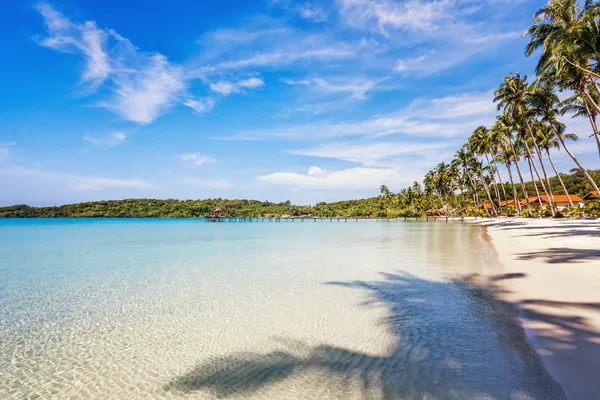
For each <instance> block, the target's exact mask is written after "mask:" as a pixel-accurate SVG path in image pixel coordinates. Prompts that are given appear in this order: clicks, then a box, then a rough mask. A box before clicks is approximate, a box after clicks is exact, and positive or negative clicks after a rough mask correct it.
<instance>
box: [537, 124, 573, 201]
mask: <svg viewBox="0 0 600 400" xmlns="http://www.w3.org/2000/svg"><path fill="white" fill-rule="evenodd" d="M560 129H561V135H562V137H563V138H564V139H568V140H573V141H576V140H578V137H577V135H575V134H574V133H567V134H565V133H564V130H565V127H564V125H561V126H560ZM539 135H540V140H539V145H540V147H541V148H542V149H543V150H544V151H545V152H546V155H547V156H548V161H550V165H551V166H552V169H553V170H554V173H555V174H556V177H557V178H558V181H559V182H560V185H561V186H562V189H563V191H564V192H565V194H566V195H567V198H568V199H569V204H570V205H571V207H573V201H572V200H571V196H569V192H568V191H567V187H566V186H565V183H564V182H563V180H562V178H561V176H560V174H559V173H558V170H557V169H556V166H555V165H554V161H553V160H552V155H551V154H550V149H551V148H554V149H557V150H559V149H560V143H559V141H558V140H557V139H556V135H554V132H553V131H552V129H551V128H550V127H548V126H547V125H544V124H541V126H540V131H539Z"/></svg>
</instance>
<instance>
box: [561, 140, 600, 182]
mask: <svg viewBox="0 0 600 400" xmlns="http://www.w3.org/2000/svg"><path fill="white" fill-rule="evenodd" d="M554 133H555V134H556V137H557V138H558V140H560V144H562V147H563V149H565V151H566V152H567V154H568V155H569V156H570V157H571V158H572V159H573V162H574V163H575V164H577V166H578V167H579V169H580V170H581V172H582V173H583V175H584V176H585V179H587V181H588V182H589V183H590V185H591V186H592V188H593V190H594V191H596V192H600V189H598V185H596V182H594V180H593V179H592V177H591V176H590V174H588V173H587V171H586V170H585V168H583V166H582V165H581V164H580V163H579V161H578V160H577V158H575V156H574V155H573V153H571V151H570V150H569V148H568V147H567V144H566V143H565V140H564V139H563V137H562V135H561V134H559V133H558V132H556V128H554Z"/></svg>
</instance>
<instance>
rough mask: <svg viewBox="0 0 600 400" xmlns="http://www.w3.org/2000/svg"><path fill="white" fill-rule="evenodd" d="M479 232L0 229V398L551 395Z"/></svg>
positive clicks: (138, 225)
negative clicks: (499, 289) (498, 283)
mask: <svg viewBox="0 0 600 400" xmlns="http://www.w3.org/2000/svg"><path fill="white" fill-rule="evenodd" d="M502 274H503V266H502V265H501V264H500V263H499V262H498V261H497V259H496V256H495V252H494V249H493V243H491V242H490V239H489V237H488V236H487V234H486V231H485V228H481V227H478V226H473V225H469V224H462V223H460V222H449V223H446V222H444V221H442V220H438V221H437V222H431V221H430V222H424V221H418V222H417V221H406V222H405V221H387V220H384V221H382V220H379V221H375V220H358V221H355V220H347V221H345V220H339V221H338V220H335V219H334V220H333V221H330V220H318V221H317V222H314V220H312V219H309V220H304V221H301V220H296V221H294V222H292V221H291V220H290V221H288V222H269V221H261V220H258V221H256V220H255V221H254V222H222V223H212V222H208V221H205V220H203V219H4V220H0V399H128V400H131V399H223V398H231V399H385V400H391V399H407V400H408V399H411V400H413V399H502V400H504V399H526V400H528V399H542V400H552V399H563V398H564V393H563V391H562V389H561V388H560V386H559V385H558V384H557V383H556V381H555V380H554V379H553V378H552V377H551V376H550V375H549V373H548V372H547V370H546V368H545V366H544V365H543V363H542V362H541V361H540V358H539V357H538V355H537V354H536V352H535V351H534V350H533V349H532V347H531V346H530V345H529V343H528V342H527V338H526V336H525V334H524V331H523V329H522V328H521V327H520V324H519V320H518V315H517V313H516V311H515V310H514V309H512V308H511V307H510V305H509V304H507V303H506V302H504V301H502V299H501V296H500V295H499V294H498V293H496V291H495V290H494V289H493V288H492V287H490V286H489V285H488V284H487V282H489V281H490V280H493V279H494V277H498V276H502Z"/></svg>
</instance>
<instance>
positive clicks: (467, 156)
mask: <svg viewBox="0 0 600 400" xmlns="http://www.w3.org/2000/svg"><path fill="white" fill-rule="evenodd" d="M454 157H455V158H454V160H452V165H455V166H458V167H460V168H462V170H463V174H465V175H466V176H467V178H468V181H469V183H470V184H471V190H473V197H474V201H475V206H479V205H480V204H481V202H480V201H479V195H478V194H477V185H476V184H475V179H473V175H472V174H471V169H470V167H471V163H472V162H473V161H474V157H473V154H471V152H470V151H469V150H468V149H466V148H465V147H463V148H462V149H459V150H458V151H457V152H456V154H454ZM484 208H485V207H484ZM485 212H486V213H488V215H489V211H488V210H487V209H485Z"/></svg>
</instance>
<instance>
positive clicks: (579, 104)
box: [559, 90, 600, 156]
mask: <svg viewBox="0 0 600 400" xmlns="http://www.w3.org/2000/svg"><path fill="white" fill-rule="evenodd" d="M590 95H591V96H592V98H593V99H594V100H595V102H596V103H597V104H600V94H598V91H597V90H593V91H591V93H590ZM559 106H560V107H561V111H562V112H563V113H571V114H572V118H577V117H587V118H588V120H589V122H590V125H591V126H592V132H593V134H592V136H594V138H595V139H596V144H597V145H598V155H599V156H600V132H598V116H599V115H600V111H598V110H596V109H594V108H593V107H592V105H591V104H590V102H589V100H588V99H587V98H586V97H585V96H582V95H581V94H579V93H576V94H575V95H573V96H571V97H569V98H568V99H566V100H563V102H562V103H560V105H559Z"/></svg>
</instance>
